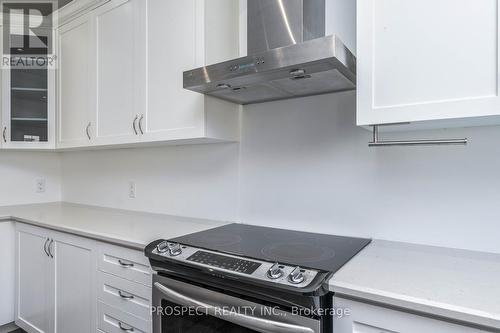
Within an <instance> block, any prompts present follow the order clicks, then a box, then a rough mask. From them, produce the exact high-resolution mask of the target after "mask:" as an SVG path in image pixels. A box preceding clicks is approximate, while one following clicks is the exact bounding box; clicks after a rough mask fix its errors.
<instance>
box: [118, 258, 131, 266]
mask: <svg viewBox="0 0 500 333" xmlns="http://www.w3.org/2000/svg"><path fill="white" fill-rule="evenodd" d="M118 263H119V264H120V265H121V266H122V267H134V264H133V263H131V262H124V261H123V260H121V259H118Z"/></svg>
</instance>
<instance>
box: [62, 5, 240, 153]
mask: <svg viewBox="0 0 500 333" xmlns="http://www.w3.org/2000/svg"><path fill="white" fill-rule="evenodd" d="M207 2H209V3H210V4H209V5H208V4H207ZM70 6H71V5H70ZM232 35H234V37H231V38H227V36H232ZM76 40H78V41H79V42H78V43H77V42H76ZM221 40H224V42H220V41H221ZM58 45H59V55H60V56H59V85H58V91H59V101H60V104H59V109H58V113H59V131H58V132H59V136H58V147H59V148H75V147H87V146H112V145H135V144H140V143H152V142H167V143H169V142H173V143H184V142H185V143H198V142H199V143H202V142H219V141H237V140H238V139H239V107H238V106H236V105H233V104H230V103H226V102H222V101H219V100H214V99H211V98H207V97H205V96H202V95H199V94H197V93H194V92H190V91H187V90H184V89H183V82H182V79H183V72H184V71H185V70H189V69H192V68H194V67H201V66H204V65H206V64H208V63H211V62H217V61H222V60H227V59H231V58H234V57H235V56H237V55H238V46H239V45H238V3H237V2H235V1H232V0H210V1H208V0H185V1H165V0H111V1H108V2H106V3H104V4H103V5H101V6H99V7H97V8H95V9H93V10H92V11H90V12H89V13H88V14H85V15H83V16H79V17H78V18H76V19H71V20H67V21H65V22H64V24H63V25H62V26H61V27H59V29H58Z"/></svg>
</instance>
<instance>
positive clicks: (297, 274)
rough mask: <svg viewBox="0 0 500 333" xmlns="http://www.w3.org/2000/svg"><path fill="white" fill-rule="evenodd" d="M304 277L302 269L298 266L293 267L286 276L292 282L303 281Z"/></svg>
mask: <svg viewBox="0 0 500 333" xmlns="http://www.w3.org/2000/svg"><path fill="white" fill-rule="evenodd" d="M304 279H305V277H304V274H303V270H302V269H301V268H300V267H299V266H297V267H295V268H294V270H293V271H292V272H291V273H290V275H289V276H288V281H289V282H290V283H293V284H299V283H301V282H304Z"/></svg>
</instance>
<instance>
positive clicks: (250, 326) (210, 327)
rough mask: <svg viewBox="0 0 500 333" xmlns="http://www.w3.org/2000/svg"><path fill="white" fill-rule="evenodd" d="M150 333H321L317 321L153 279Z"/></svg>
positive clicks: (207, 290)
mask: <svg viewBox="0 0 500 333" xmlns="http://www.w3.org/2000/svg"><path fill="white" fill-rule="evenodd" d="M152 305H153V308H152V311H153V333H179V332H182V333H223V332H231V333H251V332H261V333H285V332H286V333H320V330H321V323H320V320H316V319H312V318H308V317H303V316H300V315H297V314H293V313H291V312H285V311H282V310H280V309H278V308H277V307H276V308H275V307H272V306H265V305H262V304H258V303H254V302H251V301H248V300H245V299H241V298H238V297H234V296H230V295H226V294H224V293H221V292H218V291H214V290H210V289H206V288H203V287H200V286H197V285H192V284H188V283H185V282H180V281H177V280H173V279H170V278H166V277H163V276H158V275H156V274H155V275H154V277H153V304H152Z"/></svg>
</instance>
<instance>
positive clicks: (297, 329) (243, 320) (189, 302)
mask: <svg viewBox="0 0 500 333" xmlns="http://www.w3.org/2000/svg"><path fill="white" fill-rule="evenodd" d="M153 286H154V288H156V289H157V290H158V291H160V292H161V293H162V294H163V295H164V297H165V299H166V300H168V301H171V302H173V303H176V304H179V305H182V306H188V307H196V308H197V309H200V311H202V312H204V313H205V314H207V315H210V316H212V317H215V318H219V319H222V320H225V321H228V322H231V323H233V324H236V325H240V326H243V327H247V328H250V329H253V330H255V331H258V332H274V333H314V332H315V331H314V330H313V329H311V328H309V327H305V326H299V325H295V324H289V323H285V322H280V321H275V320H272V319H265V318H260V317H253V316H251V315H247V314H243V313H239V312H236V311H229V312H228V311H223V307H224V305H221V304H211V303H206V302H205V301H202V300H198V299H194V298H191V297H190V296H187V295H184V294H182V293H180V292H177V291H175V290H173V289H170V288H168V287H166V286H164V285H162V284H161V283H159V282H155V283H154V284H153Z"/></svg>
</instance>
